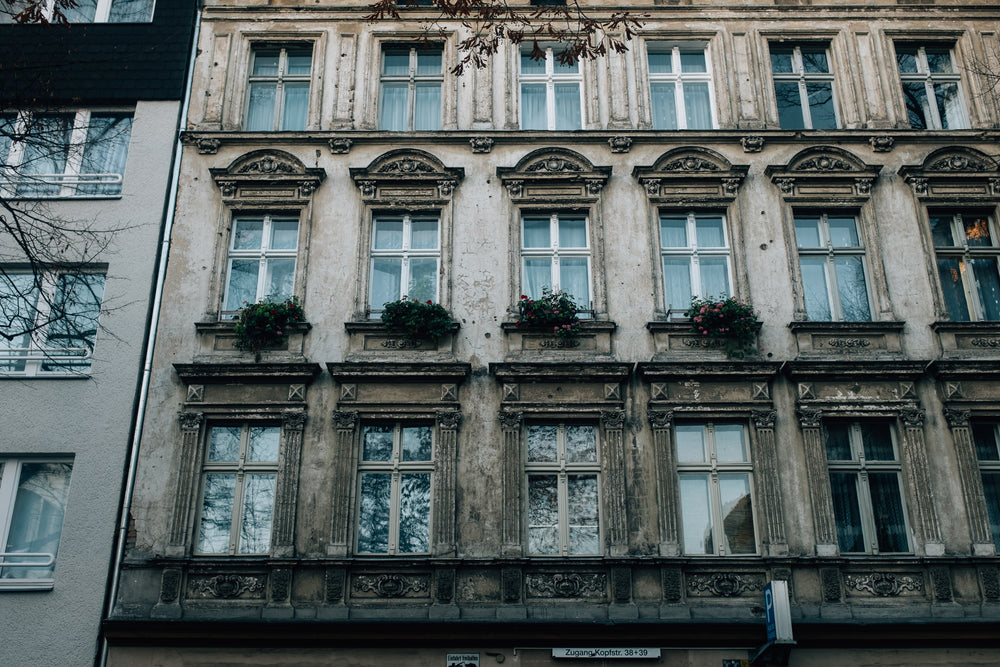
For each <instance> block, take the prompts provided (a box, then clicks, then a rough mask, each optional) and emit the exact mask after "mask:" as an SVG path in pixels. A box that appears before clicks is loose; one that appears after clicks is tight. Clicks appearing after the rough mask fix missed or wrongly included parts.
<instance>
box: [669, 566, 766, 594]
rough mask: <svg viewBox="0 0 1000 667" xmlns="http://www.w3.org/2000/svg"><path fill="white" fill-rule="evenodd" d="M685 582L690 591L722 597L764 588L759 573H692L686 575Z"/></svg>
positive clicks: (761, 576) (762, 578) (762, 579)
mask: <svg viewBox="0 0 1000 667" xmlns="http://www.w3.org/2000/svg"><path fill="white" fill-rule="evenodd" d="M687 583H688V590H689V591H691V592H692V593H696V592H697V593H711V594H712V595H714V596H716V597H722V598H735V597H738V596H740V595H742V594H743V593H746V592H748V591H761V590H764V577H763V575H760V574H744V573H737V572H721V573H718V574H692V575H689V576H688V580H687Z"/></svg>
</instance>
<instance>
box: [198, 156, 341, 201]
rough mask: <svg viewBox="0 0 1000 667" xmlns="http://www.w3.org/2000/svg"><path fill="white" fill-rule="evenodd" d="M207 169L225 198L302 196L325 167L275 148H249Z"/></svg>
mask: <svg viewBox="0 0 1000 667" xmlns="http://www.w3.org/2000/svg"><path fill="white" fill-rule="evenodd" d="M209 171H210V173H211V174H212V179H213V180H214V181H215V184H216V185H217V186H218V187H219V190H220V191H221V192H222V196H223V197H224V198H227V199H231V198H236V199H249V200H259V199H306V198H308V197H310V196H311V195H312V194H313V193H314V192H315V191H316V189H317V188H318V187H319V186H320V183H322V182H323V180H324V179H326V170H324V169H322V168H319V167H306V166H305V164H303V162H302V161H301V160H299V158H297V157H295V156H294V155H292V154H291V153H288V152H286V151H282V150H277V149H265V150H258V151H251V152H249V153H245V154H244V155H241V156H240V157H238V158H236V159H235V160H233V161H232V162H231V163H230V164H229V165H228V166H226V167H222V168H212V169H210V170H209Z"/></svg>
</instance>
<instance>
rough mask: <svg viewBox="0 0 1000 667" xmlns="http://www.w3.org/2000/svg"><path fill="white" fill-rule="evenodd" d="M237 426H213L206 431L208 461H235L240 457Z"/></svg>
mask: <svg viewBox="0 0 1000 667" xmlns="http://www.w3.org/2000/svg"><path fill="white" fill-rule="evenodd" d="M241 433H242V429H241V428H240V427H239V426H213V427H212V428H210V429H209V431H208V460H209V461H210V462H216V461H236V460H237V459H239V457H240V434H241Z"/></svg>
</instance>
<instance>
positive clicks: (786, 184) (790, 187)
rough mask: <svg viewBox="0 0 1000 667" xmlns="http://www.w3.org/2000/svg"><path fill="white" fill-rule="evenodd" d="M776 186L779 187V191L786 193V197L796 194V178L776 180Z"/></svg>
mask: <svg viewBox="0 0 1000 667" xmlns="http://www.w3.org/2000/svg"><path fill="white" fill-rule="evenodd" d="M774 184H775V185H777V186H778V189H779V190H781V191H782V192H784V193H785V194H786V195H790V194H792V193H793V192H795V179H794V178H776V179H774Z"/></svg>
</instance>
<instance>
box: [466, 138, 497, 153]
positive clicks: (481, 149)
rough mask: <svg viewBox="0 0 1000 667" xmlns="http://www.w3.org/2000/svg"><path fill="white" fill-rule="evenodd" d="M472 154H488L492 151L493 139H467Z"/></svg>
mask: <svg viewBox="0 0 1000 667" xmlns="http://www.w3.org/2000/svg"><path fill="white" fill-rule="evenodd" d="M469 145H470V146H472V152H473V153H489V152H490V151H492V150H493V139H491V138H490V137H472V138H471V139H469Z"/></svg>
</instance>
